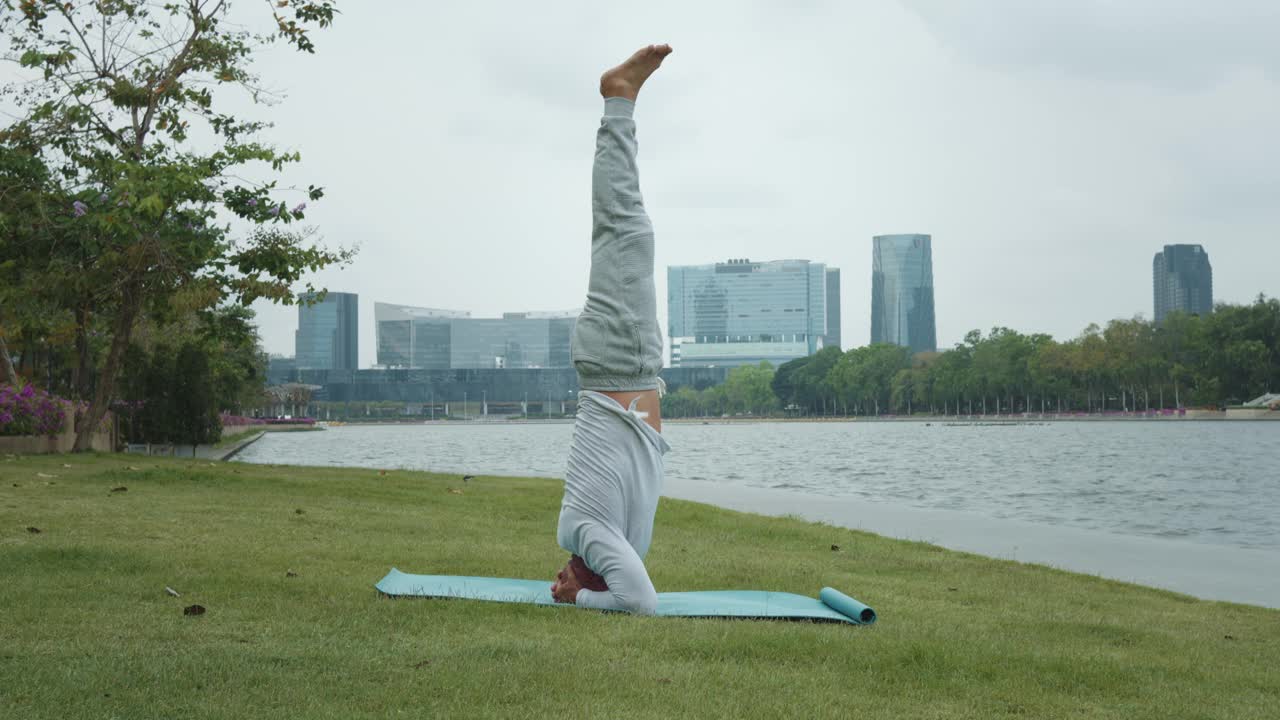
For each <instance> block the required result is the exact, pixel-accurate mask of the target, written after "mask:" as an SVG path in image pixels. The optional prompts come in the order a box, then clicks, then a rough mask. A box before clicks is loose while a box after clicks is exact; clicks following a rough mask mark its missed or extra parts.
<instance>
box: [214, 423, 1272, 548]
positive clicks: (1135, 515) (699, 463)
mask: <svg viewBox="0 0 1280 720" xmlns="http://www.w3.org/2000/svg"><path fill="white" fill-rule="evenodd" d="M572 430H573V428H572V425H569V424H563V423H562V424H555V423H549V424H537V423H530V424H518V425H516V424H512V425H500V424H475V425H464V424H455V423H449V424H439V425H412V426H345V427H337V428H331V429H329V430H327V431H326V432H323V433H279V434H271V435H268V436H267V437H265V438H263V439H262V440H260V441H258V442H257V443H255V444H253V445H251V446H249V447H248V448H246V449H245V450H244V451H243V452H241V454H240V455H239V456H237V459H238V460H242V461H245V462H261V463H268V462H269V463H292V464H301V465H330V466H363V467H381V468H406V469H419V470H431V471H436V472H457V473H473V474H495V475H497V474H506V475H529V476H539V477H561V476H562V475H563V472H564V460H565V454H566V451H567V448H568V444H569V441H570V437H571V433H572ZM664 431H665V434H666V436H667V439H668V440H669V441H670V442H671V444H672V446H673V451H672V452H671V453H670V454H669V455H668V456H667V474H668V475H669V476H670V477H675V478H683V479H689V480H698V481H702V482H715V483H723V484H725V485H729V486H733V485H739V486H741V485H746V486H755V487H771V488H783V489H787V490H792V491H795V492H805V493H811V494H820V495H840V496H848V497H858V498H865V499H867V500H868V501H872V502H893V503H898V504H903V505H910V506H914V507H923V508H947V509H957V510H963V511H966V512H974V513H980V514H984V515H987V516H988V517H1008V518H1014V519H1019V520H1024V521H1029V522H1040V523H1048V524H1055V525H1069V526H1075V527H1082V528H1089V529H1097V530H1102V531H1107V532H1114V533H1124V534H1136V535H1149V536H1156V537H1168V538H1179V539H1185V540H1191V541H1195V542H1202V543H1215V544H1225V545H1233V546H1239V547H1255V548H1258V547H1261V548H1280V483H1277V482H1275V481H1274V479H1273V478H1271V477H1270V475H1269V474H1268V469H1269V468H1272V469H1273V468H1274V467H1275V456H1274V451H1273V450H1272V448H1275V447H1277V446H1280V423H1226V422H1216V423H1211V422H1151V423H1141V422H1081V423H1060V424H1047V425H1039V426H1025V427H1022V426H1020V427H1018V428H1010V427H1003V426H995V425H992V426H981V425H970V426H955V427H950V428H948V429H947V431H946V432H934V431H933V429H932V428H929V429H926V427H925V426H923V425H921V424H919V423H865V422H859V423H756V424H713V425H700V424H676V423H669V424H668V425H666V427H665V428H664Z"/></svg>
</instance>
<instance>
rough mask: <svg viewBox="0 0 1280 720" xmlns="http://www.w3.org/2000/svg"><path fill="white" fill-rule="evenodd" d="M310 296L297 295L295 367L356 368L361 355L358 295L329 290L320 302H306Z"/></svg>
mask: <svg viewBox="0 0 1280 720" xmlns="http://www.w3.org/2000/svg"><path fill="white" fill-rule="evenodd" d="M311 297H312V295H311V294H308V293H303V294H302V295H299V296H298V300H299V303H298V329H297V331H295V332H294V335H293V341H294V358H295V360H296V367H297V368H298V369H299V370H355V369H356V366H357V364H358V363H359V355H360V340H359V338H360V334H359V317H360V316H359V307H358V299H359V298H358V296H357V295H356V294H355V293H340V292H330V293H326V294H325V297H324V300H322V301H321V302H318V303H315V304H312V305H308V304H307V303H308V302H310V299H311Z"/></svg>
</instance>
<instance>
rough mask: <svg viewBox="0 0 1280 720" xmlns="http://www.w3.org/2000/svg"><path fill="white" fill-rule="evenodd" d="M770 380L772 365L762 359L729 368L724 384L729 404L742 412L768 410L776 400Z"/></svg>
mask: <svg viewBox="0 0 1280 720" xmlns="http://www.w3.org/2000/svg"><path fill="white" fill-rule="evenodd" d="M772 382H773V366H772V365H771V364H769V363H768V362H767V361H764V360H762V361H760V364H759V365H755V366H751V365H744V366H742V367H736V368H734V369H732V370H730V371H729V377H728V379H726V380H725V384H724V387H725V393H726V395H727V396H728V400H729V404H730V406H731V407H732V409H734V410H739V411H741V412H744V413H754V414H762V413H766V412H768V411H769V410H770V409H772V408H773V407H774V406H775V405H776V404H777V402H778V398H777V396H776V395H774V394H773V386H772Z"/></svg>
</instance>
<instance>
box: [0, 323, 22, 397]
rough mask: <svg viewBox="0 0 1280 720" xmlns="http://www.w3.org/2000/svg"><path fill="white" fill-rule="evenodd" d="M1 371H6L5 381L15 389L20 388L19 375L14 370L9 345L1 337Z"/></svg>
mask: <svg viewBox="0 0 1280 720" xmlns="http://www.w3.org/2000/svg"><path fill="white" fill-rule="evenodd" d="M0 370H3V371H4V379H5V381H6V382H8V383H9V384H10V385H13V386H14V387H17V386H18V373H17V371H15V370H14V369H13V360H11V359H10V358H9V345H8V344H7V343H5V341H4V336H3V335H0Z"/></svg>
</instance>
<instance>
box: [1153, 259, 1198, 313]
mask: <svg viewBox="0 0 1280 720" xmlns="http://www.w3.org/2000/svg"><path fill="white" fill-rule="evenodd" d="M1151 275H1152V286H1153V289H1154V291H1155V315H1156V322H1160V321H1162V320H1164V316H1165V315H1168V314H1169V313H1171V312H1185V313H1191V314H1193V315H1204V314H1208V313H1211V312H1213V266H1212V265H1210V264H1209V254H1208V253H1206V252H1205V251H1204V248H1203V247H1201V246H1199V245H1165V246H1164V251H1163V252H1158V253H1156V256H1155V258H1154V259H1153V260H1152V261H1151Z"/></svg>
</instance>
